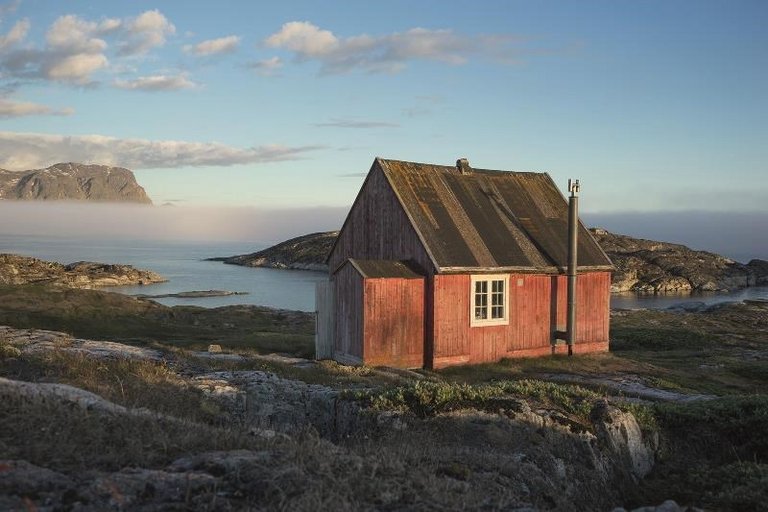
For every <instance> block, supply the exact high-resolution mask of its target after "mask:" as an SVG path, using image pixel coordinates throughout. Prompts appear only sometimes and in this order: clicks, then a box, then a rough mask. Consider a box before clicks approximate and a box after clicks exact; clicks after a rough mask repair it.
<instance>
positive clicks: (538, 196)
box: [377, 159, 611, 269]
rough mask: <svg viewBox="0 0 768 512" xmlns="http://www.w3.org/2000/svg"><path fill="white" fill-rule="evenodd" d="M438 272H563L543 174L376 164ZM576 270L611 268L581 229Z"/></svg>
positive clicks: (562, 236)
mask: <svg viewBox="0 0 768 512" xmlns="http://www.w3.org/2000/svg"><path fill="white" fill-rule="evenodd" d="M377 161H378V162H379V164H380V165H381V167H382V170H383V171H384V174H385V175H386V177H387V179H388V180H389V182H390V184H391V185H392V188H393V189H394V191H395V193H396V194H397V196H398V198H399V199H400V201H401V202H402V204H403V207H404V209H405V211H406V212H407V214H408V215H409V217H410V218H411V219H412V220H413V223H414V227H415V228H416V230H417V231H418V232H419V233H420V234H421V236H422V238H423V240H424V241H425V243H426V245H427V246H428V247H427V249H428V250H429V252H430V253H431V254H432V255H433V257H434V259H435V263H436V264H437V266H438V267H440V268H488V267H530V268H534V269H545V268H546V269H551V268H552V267H565V266H566V263H567V262H566V260H567V244H568V203H567V202H566V201H565V199H564V198H563V196H562V195H561V194H560V191H559V190H558V189H557V187H556V186H555V184H554V182H553V181H552V179H551V178H550V177H549V175H547V174H543V173H531V172H510V171H490V170H485V169H476V170H473V172H472V173H470V174H461V173H460V172H459V171H458V170H457V169H456V168H455V167H452V166H441V165H433V164H418V163H413V162H403V161H399V160H384V159H377ZM579 236H580V238H579V265H580V266H589V267H609V266H611V262H610V260H609V259H608V257H607V256H606V255H605V253H603V251H602V250H601V249H600V247H599V246H598V245H597V243H596V242H595V241H594V239H592V237H591V236H590V235H589V233H588V232H587V230H586V229H585V228H584V226H580V230H579Z"/></svg>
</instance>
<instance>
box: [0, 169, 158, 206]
mask: <svg viewBox="0 0 768 512" xmlns="http://www.w3.org/2000/svg"><path fill="white" fill-rule="evenodd" d="M0 200H17V201H60V200H80V201H100V202H132V203H142V204H152V200H151V199H150V198H149V196H147V193H146V191H145V190H144V188H143V187H142V186H141V185H139V183H138V182H137V181H136V176H135V175H134V174H133V172H132V171H131V170H130V169H126V168H124V167H115V166H109V165H99V164H82V163H76V162H60V163H57V164H53V165H51V166H49V167H46V168H44V169H31V170H26V171H9V170H7V169H0Z"/></svg>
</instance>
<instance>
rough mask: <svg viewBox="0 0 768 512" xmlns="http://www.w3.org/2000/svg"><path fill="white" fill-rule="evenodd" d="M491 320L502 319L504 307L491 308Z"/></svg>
mask: <svg viewBox="0 0 768 512" xmlns="http://www.w3.org/2000/svg"><path fill="white" fill-rule="evenodd" d="M491 318H504V306H493V307H492V308H491Z"/></svg>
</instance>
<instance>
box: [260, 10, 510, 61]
mask: <svg viewBox="0 0 768 512" xmlns="http://www.w3.org/2000/svg"><path fill="white" fill-rule="evenodd" d="M521 42H522V39H521V38H518V37H514V36H509V35H495V36H487V35H483V36H471V35H463V34H457V33H455V32H454V31H452V30H447V29H438V30H431V29H426V28H420V27H417V28H412V29H410V30H407V31H405V32H394V33H392V34H387V35H383V36H375V37H374V36H369V35H367V34H362V35H357V36H352V37H347V38H339V37H337V36H336V35H334V34H333V33H332V32H330V31H329V30H323V29H321V28H320V27H318V26H316V25H313V24H312V23H310V22H308V21H291V22H288V23H286V24H284V25H283V26H282V28H281V29H280V31H278V32H276V33H274V34H272V35H271V36H269V37H267V38H266V39H265V40H264V43H265V44H266V46H268V47H271V48H282V49H285V50H288V51H290V52H292V53H293V54H294V56H295V58H296V60H298V61H300V62H301V61H310V60H314V61H317V62H319V63H320V66H321V67H320V69H321V72H322V73H343V72H347V71H350V70H353V69H364V70H367V71H371V72H382V71H383V72H398V71H401V70H402V69H404V68H405V66H406V64H407V63H408V62H409V61H413V60H428V61H436V62H443V63H446V64H451V65H460V64H464V63H466V62H467V61H468V60H469V58H470V56H472V55H485V56H491V57H494V58H498V59H501V60H508V61H512V60H513V59H512V57H513V56H516V55H518V54H520V53H521V52H522V49H521V48H519V46H518V45H519V43H521Z"/></svg>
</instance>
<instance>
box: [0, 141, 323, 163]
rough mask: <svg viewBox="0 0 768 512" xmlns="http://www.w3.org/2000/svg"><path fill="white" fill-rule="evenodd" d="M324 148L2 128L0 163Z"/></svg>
mask: <svg viewBox="0 0 768 512" xmlns="http://www.w3.org/2000/svg"><path fill="white" fill-rule="evenodd" d="M323 148H324V147H323V146H283V145H278V144H270V145H263V146H254V147H248V148H238V147H233V146H227V145H225V144H220V143H217V142H189V141H177V140H146V139H119V138H116V137H107V136H103V135H73V136H67V135H49V134H42V133H14V132H0V168H4V169H10V170H17V171H21V170H25V169H33V168H41V167H47V166H49V165H51V164H54V163H56V162H62V161H70V162H84V163H97V164H105V165H119V166H123V167H128V168H130V169H156V168H173V167H195V166H230V165H241V164H257V163H264V162H278V161H285V160H298V159H301V158H303V157H304V155H305V154H306V153H308V152H311V151H315V150H318V149H323Z"/></svg>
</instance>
